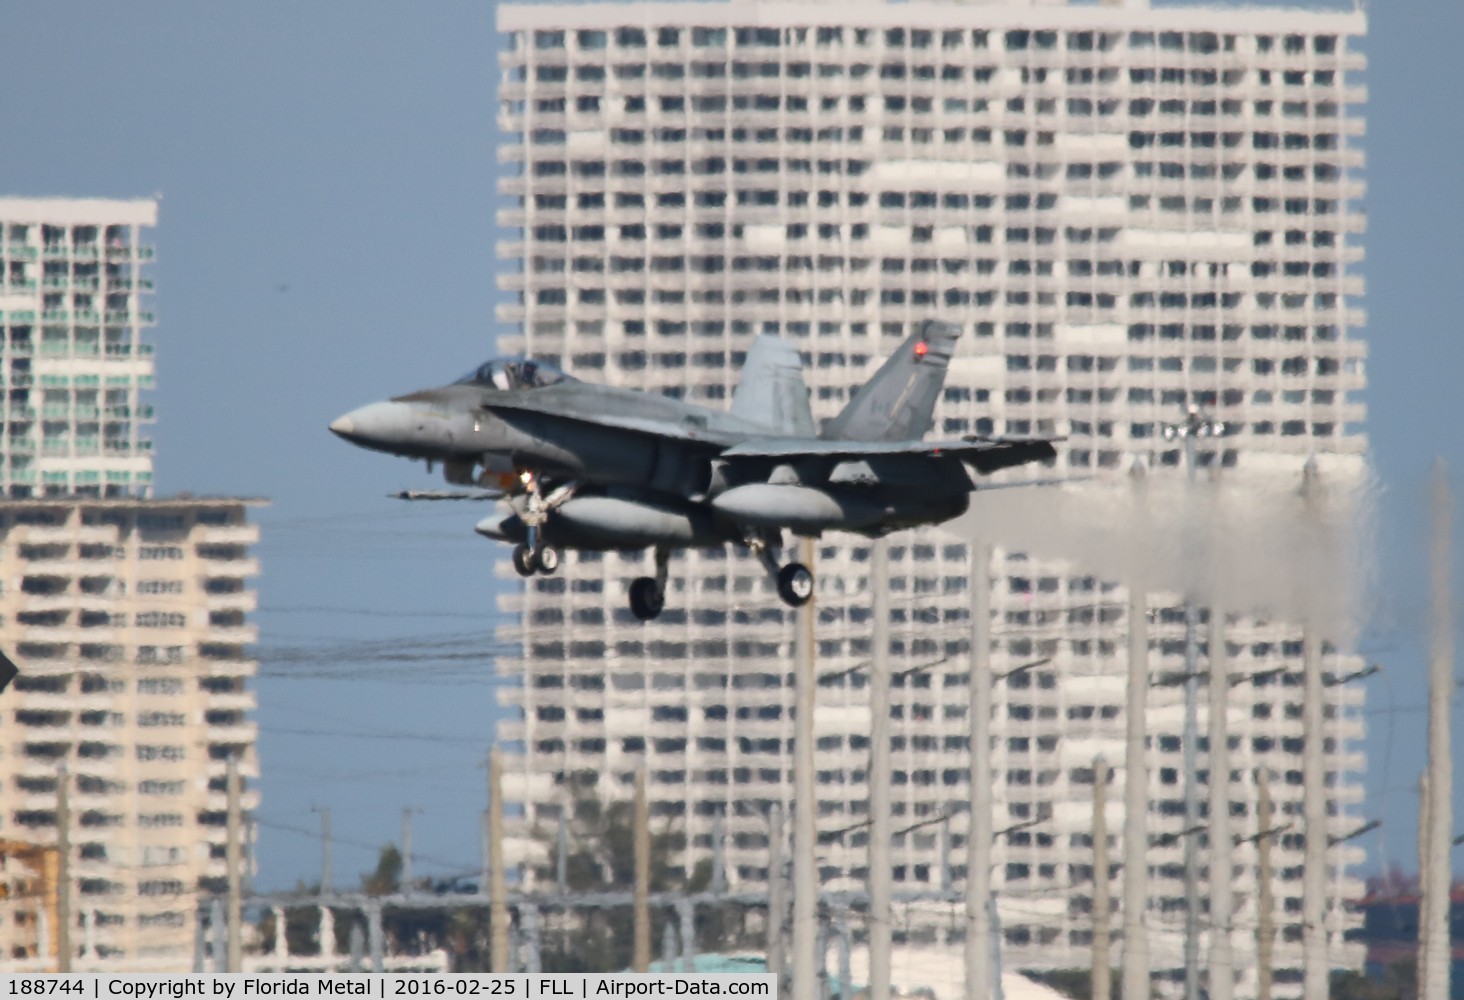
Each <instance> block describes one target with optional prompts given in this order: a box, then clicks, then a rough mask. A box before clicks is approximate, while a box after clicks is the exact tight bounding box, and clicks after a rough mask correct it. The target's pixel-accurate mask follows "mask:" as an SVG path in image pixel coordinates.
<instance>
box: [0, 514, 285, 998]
mask: <svg viewBox="0 0 1464 1000" xmlns="http://www.w3.org/2000/svg"><path fill="white" fill-rule="evenodd" d="M256 503H257V502H256V501H249V500H239V499H226V498H220V499H193V498H188V499H166V500H130V499H119V500H80V501H77V500H54V501H52V500H34V501H14V502H10V503H6V504H0V647H3V648H4V649H5V651H6V652H7V653H8V654H9V655H10V656H11V658H12V659H14V660H15V661H16V663H17V664H18V665H19V666H20V669H21V674H20V676H19V677H18V678H17V679H16V680H15V682H14V683H13V685H12V686H11V688H10V689H9V690H7V691H6V692H5V694H4V712H3V715H0V836H3V837H4V838H6V839H7V840H15V841H22V842H27V843H34V844H46V845H54V844H56V843H57V842H58V832H59V831H58V828H57V782H58V776H59V774H60V768H62V767H64V768H66V769H67V771H68V772H69V774H70V786H69V787H70V797H69V808H70V813H71V826H70V837H71V845H72V851H71V866H72V871H71V874H72V879H71V912H72V915H73V920H74V926H73V929H72V932H71V942H72V946H73V949H74V951H73V955H74V957H73V962H72V968H73V969H74V970H76V971H99V972H100V971H132V972H142V971H165V970H166V971H175V972H186V971H188V970H189V969H191V968H192V961H193V939H194V912H195V907H196V905H197V903H198V901H199V899H200V895H206V894H208V893H212V892H218V891H221V889H222V887H223V883H224V879H225V874H226V873H225V870H224V843H225V829H224V815H225V805H226V803H225V788H224V773H225V768H226V766H227V764H226V762H227V760H228V758H229V757H230V756H238V757H239V759H240V760H241V765H240V772H241V774H242V775H244V776H245V778H246V779H255V778H257V777H258V764H257V760H256V758H255V754H254V744H255V739H256V736H257V727H256V725H255V723H254V722H253V720H252V719H250V718H248V713H250V712H251V711H253V709H254V707H255V694H254V692H253V691H252V690H251V689H250V688H249V687H248V681H249V678H251V677H252V676H253V675H254V672H255V663H254V662H253V661H252V660H250V659H249V658H248V657H247V653H246V647H247V645H248V644H250V643H252V642H254V641H255V640H256V638H257V636H256V633H255V628H254V626H253V625H250V624H248V623H247V621H246V616H247V614H248V613H249V612H250V611H252V610H254V608H255V605H256V597H255V593H254V591H253V590H252V589H251V587H250V585H249V582H248V581H249V578H250V577H252V576H255V575H256V574H258V572H259V564H258V562H257V561H256V560H255V559H254V558H252V557H251V555H250V553H249V546H251V545H252V544H254V543H255V542H256V541H258V537H259V529H258V528H257V527H256V526H254V525H251V524H249V523H247V520H246V517H247V509H248V508H249V507H250V506H253V505H255V504H256ZM257 800H258V792H257V791H255V790H253V789H248V790H246V792H245V795H244V800H243V801H244V806H245V808H246V809H250V808H253V806H254V805H256V804H257ZM6 875H7V876H8V877H15V876H17V875H24V869H23V868H19V867H17V866H16V862H15V861H14V860H11V861H10V862H8V863H7V867H6ZM39 902H40V901H39V899H38V898H36V897H25V896H22V895H17V894H7V895H6V897H5V898H4V899H0V969H10V970H12V971H16V970H22V969H26V968H35V967H37V964H39V966H40V967H42V968H45V967H51V968H54V964H52V963H53V962H54V959H50V960H48V959H47V958H46V956H47V955H53V954H54V950H55V943H56V928H55V927H54V926H50V927H48V928H47V929H46V932H45V934H42V933H40V930H39V928H38V926H37V921H38V919H39V918H38V913H37V905H38V903H39ZM43 938H44V939H45V942H44V943H43V941H42V939H43Z"/></svg>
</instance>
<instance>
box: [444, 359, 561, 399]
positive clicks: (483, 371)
mask: <svg viewBox="0 0 1464 1000" xmlns="http://www.w3.org/2000/svg"><path fill="white" fill-rule="evenodd" d="M573 381H574V379H572V378H570V377H569V376H568V375H566V374H564V372H562V371H560V370H559V369H558V368H556V367H554V366H553V365H551V364H549V363H548V362H545V361H535V360H534V359H533V358H526V357H523V356H522V355H513V356H511V357H506V358H494V359H493V360H491V361H485V362H483V363H482V364H481V365H479V366H478V367H477V368H474V369H473V370H472V371H470V372H468V373H467V374H466V375H464V376H463V377H462V378H460V379H458V380H457V382H455V383H454V384H455V385H481V386H483V387H484V388H485V389H502V390H504V391H507V390H509V389H542V388H544V387H545V386H548V385H558V384H559V383H560V382H573Z"/></svg>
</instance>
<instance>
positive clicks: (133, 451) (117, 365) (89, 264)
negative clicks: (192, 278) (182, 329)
mask: <svg viewBox="0 0 1464 1000" xmlns="http://www.w3.org/2000/svg"><path fill="white" fill-rule="evenodd" d="M156 224H157V202H155V201H151V200H138V201H111V200H105V199H70V198H0V331H3V333H4V337H3V340H0V378H3V380H4V400H5V402H4V407H3V409H0V419H3V420H4V424H5V426H4V438H3V442H0V448H3V451H4V455H5V461H4V464H3V465H0V496H5V497H12V498H15V497H39V496H47V497H52V496H101V497H123V496H129V497H146V496H150V495H151V494H152V442H151V441H150V440H148V439H147V438H145V437H143V436H142V434H141V428H142V425H144V424H146V423H148V422H150V421H151V420H152V408H151V407H150V406H145V405H143V404H142V402H141V400H140V394H141V392H142V391H143V390H148V389H151V388H152V385H153V361H152V345H150V344H144V343H143V342H142V330H143V328H144V327H148V326H151V325H152V324H153V314H152V312H151V311H149V309H148V307H147V304H146V298H145V297H146V296H148V295H149V294H150V293H151V291H152V279H151V278H149V277H145V276H144V267H145V265H146V264H147V263H148V262H150V261H151V260H152V257H153V248H152V247H151V246H150V245H148V244H146V243H144V242H142V235H143V234H142V231H143V229H144V228H146V227H151V226H155V225H156Z"/></svg>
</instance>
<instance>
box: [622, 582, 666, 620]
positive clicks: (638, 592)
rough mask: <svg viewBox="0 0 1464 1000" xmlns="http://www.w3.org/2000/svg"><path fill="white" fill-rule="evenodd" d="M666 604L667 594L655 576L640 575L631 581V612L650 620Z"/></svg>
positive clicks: (642, 618) (640, 617) (641, 618)
mask: <svg viewBox="0 0 1464 1000" xmlns="http://www.w3.org/2000/svg"><path fill="white" fill-rule="evenodd" d="M665 606H666V595H665V594H664V593H663V592H662V591H661V588H660V587H658V586H656V581H655V579H654V578H653V577H649V576H638V577H636V578H635V579H634V580H632V581H631V582H630V613H631V614H633V615H635V616H636V617H637V618H639V619H640V620H641V621H643V622H648V621H650V620H651V619H653V618H655V617H656V616H657V615H659V614H660V613H661V609H662V608H664V607H665Z"/></svg>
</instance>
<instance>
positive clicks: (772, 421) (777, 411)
mask: <svg viewBox="0 0 1464 1000" xmlns="http://www.w3.org/2000/svg"><path fill="white" fill-rule="evenodd" d="M731 413H732V415H733V416H734V417H738V418H740V419H742V420H747V421H750V422H752V423H755V424H762V425H763V426H764V427H766V428H768V429H769V430H771V431H774V432H776V433H778V434H786V435H789V436H792V437H810V438H811V437H813V436H814V435H815V434H817V430H816V429H815V428H814V426H813V411H812V410H810V409H809V406H808V387H807V386H806V385H804V383H803V361H802V359H801V358H799V356H798V352H797V351H796V350H794V348H793V345H792V344H790V343H788V342H787V341H785V340H782V339H780V338H778V337H772V336H768V335H767V334H762V335H760V336H759V337H758V338H757V339H756V340H754V341H753V342H752V349H751V350H750V351H748V352H747V360H746V361H745V362H743V365H742V377H741V378H740V379H739V380H738V382H737V390H736V392H734V393H733V394H732V408H731Z"/></svg>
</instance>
